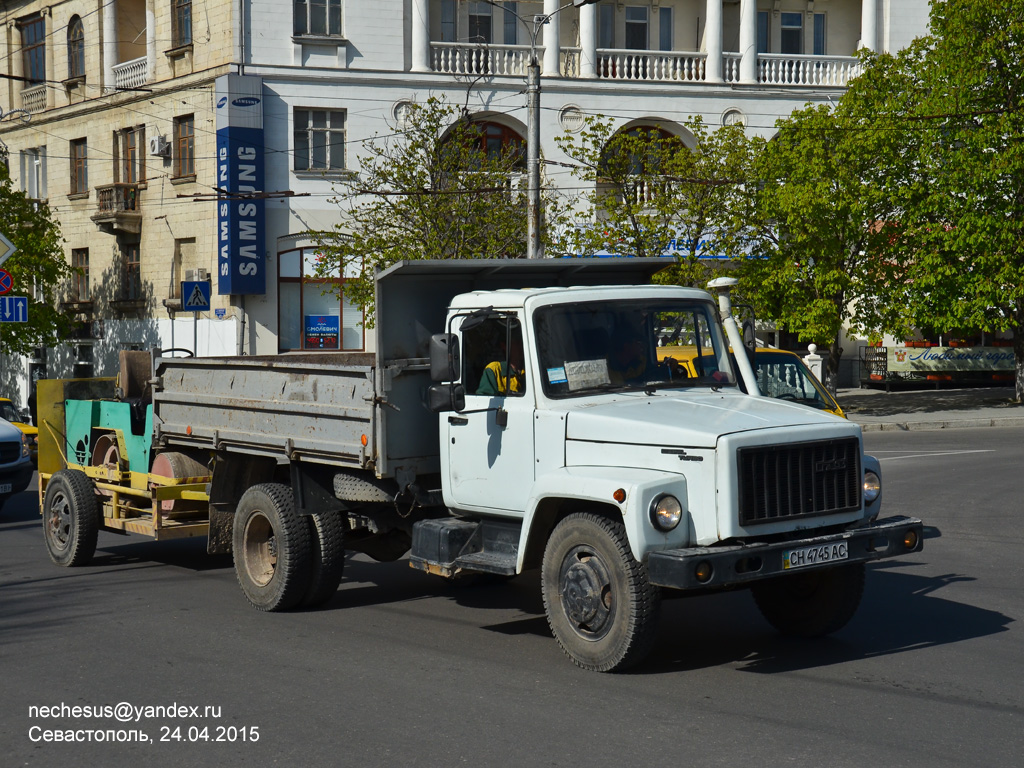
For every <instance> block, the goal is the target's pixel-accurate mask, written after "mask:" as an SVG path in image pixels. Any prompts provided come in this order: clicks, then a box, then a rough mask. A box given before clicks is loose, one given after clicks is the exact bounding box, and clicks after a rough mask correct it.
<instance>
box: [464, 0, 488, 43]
mask: <svg viewBox="0 0 1024 768" xmlns="http://www.w3.org/2000/svg"><path fill="white" fill-rule="evenodd" d="M469 42H471V43H484V44H487V43H493V42H494V38H493V36H492V31H491V6H490V5H488V4H487V3H482V2H477V1H476V0H474V1H473V2H471V3H470V4H469Z"/></svg>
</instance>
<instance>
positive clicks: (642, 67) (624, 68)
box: [430, 42, 862, 87]
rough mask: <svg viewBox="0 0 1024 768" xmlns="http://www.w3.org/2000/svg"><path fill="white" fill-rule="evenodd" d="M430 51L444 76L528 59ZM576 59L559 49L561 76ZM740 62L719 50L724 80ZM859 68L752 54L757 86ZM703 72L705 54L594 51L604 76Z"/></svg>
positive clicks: (572, 69)
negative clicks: (755, 66)
mask: <svg viewBox="0 0 1024 768" xmlns="http://www.w3.org/2000/svg"><path fill="white" fill-rule="evenodd" d="M430 52H431V66H432V68H433V70H434V71H435V72H442V73H445V74H450V75H485V74H486V75H517V76H523V75H525V74H526V68H527V65H528V64H529V61H530V47H529V46H528V45H482V44H480V45H473V44H468V43H438V42H432V43H431V44H430ZM541 55H542V54H541V53H540V51H538V56H541ZM580 58H581V52H580V49H579V48H578V47H565V48H562V49H561V51H560V55H559V59H560V61H559V66H560V69H561V74H562V77H567V78H571V79H575V78H578V77H580V76H581V72H582V67H581V62H580ZM740 61H741V56H740V54H738V53H731V52H729V53H723V54H722V65H723V66H722V75H723V80H724V81H725V82H726V83H738V82H739V81H740ZM861 70H862V67H861V64H860V61H859V60H858V59H857V58H856V57H853V56H810V55H796V54H792V55H791V54H781V53H761V54H758V57H757V82H758V83H760V84H762V85H790V86H792V85H798V86H812V87H813V86H826V87H829V86H831V87H845V86H846V85H847V84H848V83H849V82H850V80H852V79H853V78H854V77H856V76H857V75H859V74H860V73H861ZM706 73H707V54H706V53H699V52H692V51H635V50H626V49H612V48H602V49H599V50H598V51H597V76H598V77H599V78H602V79H605V80H624V81H631V82H637V81H646V82H673V81H674V82H683V83H701V82H706Z"/></svg>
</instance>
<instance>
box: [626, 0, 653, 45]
mask: <svg viewBox="0 0 1024 768" xmlns="http://www.w3.org/2000/svg"><path fill="white" fill-rule="evenodd" d="M647 41H648V38H647V8H646V7H645V6H639V5H631V6H626V48H627V49H628V50H631V51H646V50H647V48H648V42H647Z"/></svg>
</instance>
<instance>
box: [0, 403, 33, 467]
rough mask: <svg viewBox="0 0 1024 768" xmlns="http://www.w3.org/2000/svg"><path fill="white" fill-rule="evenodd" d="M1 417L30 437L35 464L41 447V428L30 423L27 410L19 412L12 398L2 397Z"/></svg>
mask: <svg viewBox="0 0 1024 768" xmlns="http://www.w3.org/2000/svg"><path fill="white" fill-rule="evenodd" d="M0 419H3V420H4V421H8V422H10V423H11V426H14V427H17V428H18V429H19V430H21V432H22V434H24V435H25V436H27V437H28V442H29V447H30V448H31V450H32V463H33V464H35V463H36V461H37V454H38V447H39V428H38V427H34V426H32V425H31V424H29V417H28V414H27V412H25V411H23V412H21V413H19V412H18V409H17V408H15V407H14V403H12V402H11V401H10V399H8V398H6V397H0Z"/></svg>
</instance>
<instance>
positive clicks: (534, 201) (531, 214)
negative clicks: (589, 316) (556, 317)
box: [484, 0, 597, 259]
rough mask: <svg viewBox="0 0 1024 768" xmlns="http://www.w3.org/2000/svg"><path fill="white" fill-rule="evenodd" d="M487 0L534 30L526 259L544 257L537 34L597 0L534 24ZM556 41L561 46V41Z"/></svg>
mask: <svg viewBox="0 0 1024 768" xmlns="http://www.w3.org/2000/svg"><path fill="white" fill-rule="evenodd" d="M484 2H486V3H487V4H488V5H491V6H494V7H495V8H499V9H501V10H504V11H505V12H506V13H511V14H512V15H513V16H515V17H516V18H517V19H519V21H521V22H522V23H523V26H524V27H526V29H527V31H528V32H529V33H530V63H529V65H528V66H527V68H526V258H528V259H539V258H542V257H543V256H544V250H543V246H542V245H541V240H540V219H541V204H540V61H539V60H538V58H537V36H538V35H539V34H540V30H541V27H543V26H544V25H545V24H547V23H548V21H550V20H551V17H552V16H554V15H555V14H556V13H561V12H562V11H564V10H565V9H566V8H580V7H582V6H584V5H593V4H594V3H596V2H597V0H570V2H568V3H566V4H565V5H563V6H561V7H560V8H556V9H555V10H553V11H552V12H551V13H538V14H537V15H535V16H534V17H533V24H532V26H531V25H529V24H527V22H526V19H524V18H523V17H522V16H520V15H519V14H518V13H516V12H515V11H512V10H509V9H508V8H505V7H504V6H501V5H498V3H496V2H494V0H484ZM554 43H555V44H556V45H557V44H558V41H557V40H556V41H554ZM545 44H550V43H545Z"/></svg>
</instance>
